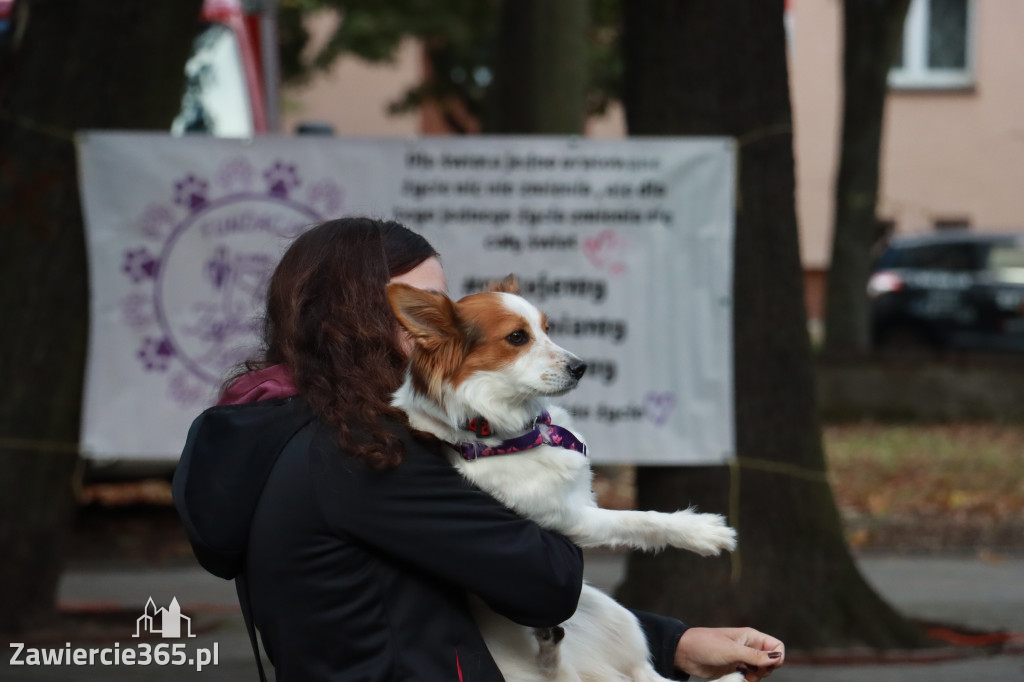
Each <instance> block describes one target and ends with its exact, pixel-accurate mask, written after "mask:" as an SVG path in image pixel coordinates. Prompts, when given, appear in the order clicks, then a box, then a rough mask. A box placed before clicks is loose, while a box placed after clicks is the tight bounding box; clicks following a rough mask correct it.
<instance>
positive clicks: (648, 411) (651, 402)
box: [644, 391, 676, 426]
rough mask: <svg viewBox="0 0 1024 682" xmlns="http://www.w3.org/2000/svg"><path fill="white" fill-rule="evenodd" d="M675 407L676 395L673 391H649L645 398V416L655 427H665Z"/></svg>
mask: <svg viewBox="0 0 1024 682" xmlns="http://www.w3.org/2000/svg"><path fill="white" fill-rule="evenodd" d="M675 406H676V394H675V393H673V392H672V391H663V392H661V393H659V392H658V391H648V392H647V395H645V396H644V414H645V415H646V416H647V418H648V419H650V420H651V421H652V422H653V423H654V425H655V426H662V425H664V424H665V422H667V421H668V418H669V415H671V414H672V410H673V408H675Z"/></svg>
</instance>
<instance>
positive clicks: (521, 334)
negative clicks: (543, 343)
mask: <svg viewBox="0 0 1024 682" xmlns="http://www.w3.org/2000/svg"><path fill="white" fill-rule="evenodd" d="M505 340H506V341H508V342H509V343H511V344H512V345H513V346H522V345H523V344H524V343H526V342H527V341H529V340H530V335H529V334H527V333H526V332H525V331H523V330H522V329H517V330H515V331H514V332H512V333H511V334H509V335H508V336H506V337H505Z"/></svg>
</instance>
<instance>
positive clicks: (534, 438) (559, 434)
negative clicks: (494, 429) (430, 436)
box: [451, 410, 587, 462]
mask: <svg viewBox="0 0 1024 682" xmlns="http://www.w3.org/2000/svg"><path fill="white" fill-rule="evenodd" d="M478 421H479V423H478ZM486 424H487V422H486V421H484V420H482V419H481V420H476V419H474V420H472V421H470V427H469V428H470V430H472V431H475V432H477V433H481V432H482V431H484V429H485V428H486V432H488V433H489V432H490V427H489V425H487V426H484V425H486ZM451 445H452V447H453V448H455V449H456V450H458V451H459V455H461V456H462V459H464V460H466V461H467V462H472V461H473V460H475V459H480V458H481V457H493V456H494V455H512V454H515V453H517V452H524V451H526V450H532V449H533V448H536V447H540V446H541V445H553V446H555V447H559V448H565V449H566V450H573V451H575V452H578V453H580V454H581V455H583V456H584V457H586V455H587V446H586V445H585V444H584V443H583V441H581V440H580V439H579V438H577V437H576V436H574V435H573V434H572V432H571V431H569V429H566V428H563V427H561V426H557V425H554V424H552V423H551V415H550V414H548V413H547V411H546V410H545V411H544V412H541V413H540V416H539V417H537V418H536V419H534V420H533V429H532V430H531V431H527V432H526V433H524V434H523V435H521V436H516V437H515V438H509V439H508V440H504V441H502V442H500V443H498V444H497V445H486V444H484V443H481V442H480V441H468V442H462V443H454V444H451Z"/></svg>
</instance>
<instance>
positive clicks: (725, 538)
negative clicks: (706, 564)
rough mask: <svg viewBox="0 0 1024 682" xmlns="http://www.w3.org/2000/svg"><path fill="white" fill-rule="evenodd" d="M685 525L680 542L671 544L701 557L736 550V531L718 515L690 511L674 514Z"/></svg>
mask: <svg viewBox="0 0 1024 682" xmlns="http://www.w3.org/2000/svg"><path fill="white" fill-rule="evenodd" d="M675 515H676V516H678V517H680V521H681V523H683V524H685V531H684V537H683V538H681V540H682V542H681V543H680V544H676V543H675V542H673V543H672V544H673V545H675V546H676V547H682V548H683V549H689V550H691V551H694V552H696V553H697V554H700V555H701V556H715V555H717V554H721V552H722V550H723V549H724V550H728V551H730V552H731V551H732V550H734V549H736V531H735V530H734V529H732V528H730V527H729V526H728V525H727V524H726V522H725V517H724V516H721V515H719V514H695V513H693V512H690V511H682V512H676V514H675Z"/></svg>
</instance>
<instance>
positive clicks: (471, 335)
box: [388, 276, 742, 682]
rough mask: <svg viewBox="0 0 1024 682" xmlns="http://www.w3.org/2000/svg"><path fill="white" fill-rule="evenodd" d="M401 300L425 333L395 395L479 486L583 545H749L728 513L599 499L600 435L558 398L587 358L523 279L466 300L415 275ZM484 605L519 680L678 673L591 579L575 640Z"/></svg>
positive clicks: (402, 309) (568, 631) (498, 650)
mask: <svg viewBox="0 0 1024 682" xmlns="http://www.w3.org/2000/svg"><path fill="white" fill-rule="evenodd" d="M388 298H389V300H390V302H391V307H392V309H393V310H394V312H395V315H396V316H397V318H398V320H399V322H400V323H401V325H402V327H404V328H405V330H406V331H407V332H408V333H409V335H410V336H411V337H412V339H413V341H414V343H415V345H414V348H413V351H412V357H411V361H410V368H409V372H408V375H407V377H406V381H405V383H404V384H403V385H402V387H401V388H399V389H398V391H396V392H395V394H394V397H393V400H392V402H393V404H394V405H395V406H397V407H399V408H401V409H402V410H404V411H405V412H406V413H407V414H408V416H409V422H410V424H411V426H412V427H413V428H414V429H418V430H420V431H425V432H427V433H430V434H433V435H434V436H436V437H437V438H439V439H440V440H442V441H444V442H446V443H449V444H451V445H452V447H451V448H450V452H449V459H450V461H451V463H452V464H453V466H455V467H456V468H457V469H458V470H459V471H460V472H461V473H462V475H464V476H465V477H466V478H467V479H469V480H470V481H471V482H473V483H474V484H475V485H476V486H477V487H479V488H481V489H482V490H484V491H486V492H488V493H490V494H491V495H492V496H493V497H495V498H497V499H498V500H499V501H501V502H502V503H504V504H505V505H506V506H507V507H509V508H511V509H513V510H515V511H516V512H517V513H519V514H521V515H523V516H525V517H527V518H530V519H532V520H534V521H535V522H537V523H538V524H540V525H541V526H543V527H545V528H548V529H551V530H556V531H558V532H560V533H563V534H564V535H566V536H568V537H569V538H571V539H572V540H573V541H574V542H576V543H577V544H578V545H580V546H582V547H598V546H601V547H630V548H634V549H641V550H657V549H661V548H664V547H666V546H673V547H680V548H683V549H688V550H691V551H694V552H697V553H698V554H702V555H713V554H718V553H719V552H721V551H722V550H723V549H728V550H731V549H733V548H734V547H735V544H736V535H735V531H734V530H733V529H731V528H729V527H728V526H727V525H726V524H725V520H724V519H723V518H722V517H721V516H719V515H716V514H697V513H695V512H693V511H691V510H683V511H677V512H675V513H659V512H649V511H614V510H607V509H601V508H599V507H598V506H597V503H596V501H595V498H594V494H593V492H592V490H591V478H592V473H591V469H590V464H589V462H588V460H587V457H585V456H584V454H583V453H582V452H581V450H582V451H585V447H586V446H585V445H584V443H583V440H582V438H581V437H580V436H579V434H576V433H575V432H573V431H572V430H571V424H570V421H569V415H568V413H567V412H566V411H565V410H562V409H559V408H557V407H555V406H552V405H551V404H550V402H549V401H550V399H551V398H553V397H557V396H560V395H563V394H565V393H567V392H568V391H570V390H572V389H573V388H575V387H576V385H577V383H578V382H579V380H580V377H582V376H583V373H584V371H585V370H586V364H585V363H583V362H582V361H581V360H580V359H579V358H578V357H576V356H575V355H573V354H572V353H570V352H568V351H567V350H565V349H563V348H561V347H559V346H558V345H556V344H555V343H554V342H552V341H551V339H550V338H549V337H548V335H547V331H546V330H547V321H546V319H545V317H544V315H542V314H541V313H540V312H539V311H538V310H537V309H536V308H535V307H534V306H533V305H531V304H530V303H528V302H527V301H526V300H525V299H523V298H521V297H520V296H518V285H517V283H516V280H515V278H514V277H512V276H509V277H508V278H506V279H505V280H503V281H502V282H500V283H499V284H497V285H496V286H495V287H493V288H492V290H491V291H487V292H482V293H479V294H473V295H470V296H467V297H465V298H463V299H461V300H459V301H458V302H455V301H452V300H451V299H450V298H448V296H446V295H445V294H443V293H435V292H430V291H424V290H421V289H416V288H413V287H411V286H408V285H406V284H391V285H389V286H388ZM538 417H541V418H540V419H539V418H538ZM482 424H486V426H485V427H484V428H483V429H481V428H480V426H481V425H482ZM510 452H514V453H515V454H509V453H510ZM490 455H499V456H490ZM473 603H474V617H475V618H476V621H477V624H478V625H479V627H480V630H481V632H482V633H483V635H484V638H485V640H486V642H487V646H488V649H489V650H490V652H491V655H492V656H493V657H494V659H495V662H496V663H497V664H498V667H499V668H500V669H501V672H502V674H503V675H504V677H505V679H506V680H508V681H509V682H550V681H551V680H559V681H561V680H565V681H566V682H568V681H574V682H576V681H586V682H598V681H600V682H608V681H620V680H621V681H623V682H625V681H627V680H628V681H633V682H655V681H661V680H664V679H665V678H663V677H661V676H660V675H658V673H657V672H655V670H654V668H653V667H652V666H651V664H650V662H649V659H648V653H647V644H646V640H645V639H644V635H643V631H642V630H641V628H640V624H639V623H638V621H637V620H636V617H635V616H634V615H633V614H632V613H631V612H629V611H628V610H627V609H625V608H624V607H622V606H621V605H619V604H618V603H617V602H616V601H615V600H613V599H612V598H611V597H608V596H607V595H605V594H604V593H603V592H601V591H600V590H597V589H596V588H593V587H590V586H589V585H584V588H583V592H582V594H581V596H580V603H579V607H578V608H577V611H576V614H575V615H574V616H573V617H572V618H571V619H570V620H569V621H567V622H566V623H563V624H562V628H563V629H564V635H565V637H564V639H562V640H561V642H559V639H560V637H559V636H560V635H561V634H562V633H561V632H558V633H557V636H552V635H553V633H552V632H550V631H549V632H545V631H534V630H533V629H532V628H527V627H524V626H521V625H517V624H515V623H513V622H511V621H509V620H508V619H506V618H504V617H502V616H499V615H498V614H496V613H494V612H493V611H491V610H489V609H488V608H487V607H486V606H484V605H483V603H482V602H480V601H479V600H474V602H473ZM723 680H729V681H730V682H732V680H742V676H740V675H729V676H727V678H723Z"/></svg>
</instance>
